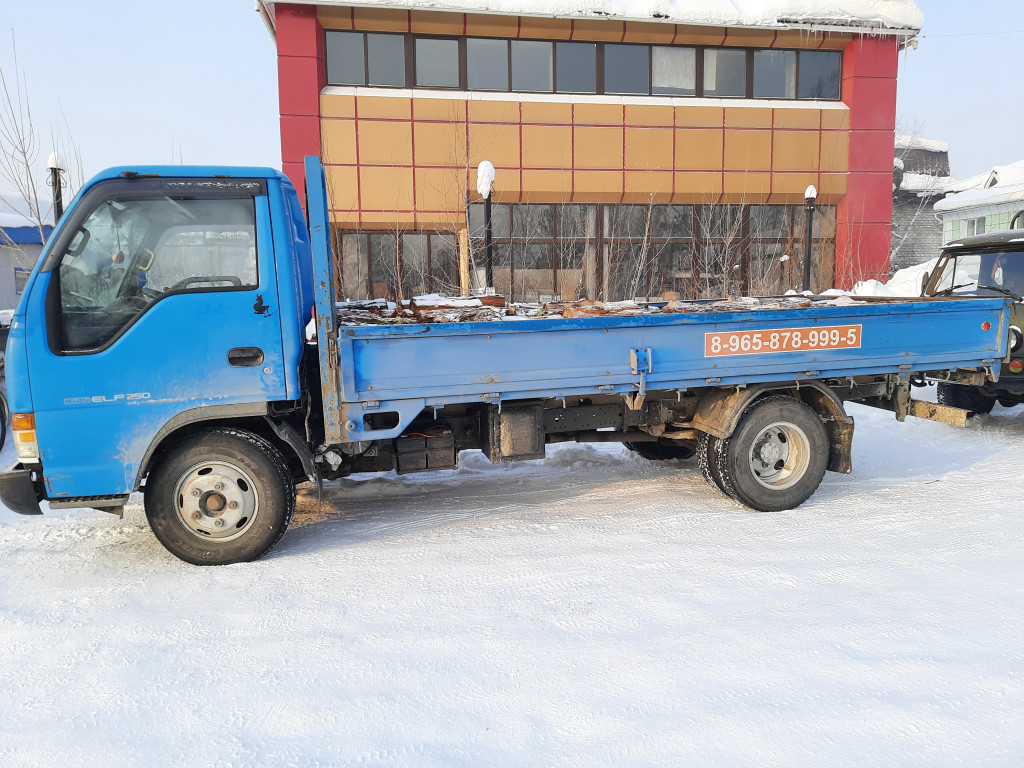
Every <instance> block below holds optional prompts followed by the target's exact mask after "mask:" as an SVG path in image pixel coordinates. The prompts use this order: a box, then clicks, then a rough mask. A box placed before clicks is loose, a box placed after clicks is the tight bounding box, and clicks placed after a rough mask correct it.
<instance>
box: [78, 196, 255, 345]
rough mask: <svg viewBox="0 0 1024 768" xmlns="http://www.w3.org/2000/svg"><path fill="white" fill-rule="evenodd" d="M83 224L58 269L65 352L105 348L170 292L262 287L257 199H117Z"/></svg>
mask: <svg viewBox="0 0 1024 768" xmlns="http://www.w3.org/2000/svg"><path fill="white" fill-rule="evenodd" d="M78 220H79V221H80V222H81V223H80V224H79V225H78V229H79V235H78V236H77V237H75V238H74V240H73V241H72V242H71V244H70V246H69V247H68V250H67V251H66V252H65V253H64V255H63V256H62V258H61V264H60V301H61V315H62V319H63V324H62V325H63V335H64V348H65V349H68V350H82V349H95V348H97V347H100V346H102V345H103V344H105V343H106V342H108V341H109V340H110V339H112V338H114V337H115V336H116V335H117V334H118V333H119V332H120V331H121V329H123V328H124V327H126V326H127V325H128V324H130V323H131V322H132V321H133V320H134V319H135V318H136V317H138V316H139V315H140V314H142V313H143V312H145V311H146V310H147V309H148V308H149V306H150V305H151V304H152V303H153V302H155V301H158V300H159V299H161V298H163V297H164V296H165V295H166V294H169V293H181V292H188V291H200V290H211V289H222V290H223V289H233V288H255V287H256V286H257V284H258V282H259V281H258V278H257V274H256V224H255V209H254V206H253V201H252V198H238V199H232V198H222V199H217V200H194V199H193V200H189V199H174V200H172V199H171V198H169V197H161V198H156V199H153V198H150V199H145V198H142V199H139V198H135V197H133V196H132V195H120V196H117V197H114V198H109V199H106V200H104V201H102V202H101V203H100V204H99V205H98V206H97V207H96V208H95V209H93V210H92V211H91V212H89V213H88V215H87V216H85V217H84V219H83V218H79V219H78Z"/></svg>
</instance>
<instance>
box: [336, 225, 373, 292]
mask: <svg viewBox="0 0 1024 768" xmlns="http://www.w3.org/2000/svg"><path fill="white" fill-rule="evenodd" d="M366 266H367V259H366V236H365V235H362V234H355V235H349V234H345V235H342V236H341V269H340V270H339V271H340V272H341V274H340V276H339V277H340V280H339V282H340V287H339V291H338V292H339V294H340V300H341V301H357V300H359V299H368V298H369V294H368V293H367V287H368V281H367V274H366Z"/></svg>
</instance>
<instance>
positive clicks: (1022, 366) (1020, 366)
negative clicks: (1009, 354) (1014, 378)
mask: <svg viewBox="0 0 1024 768" xmlns="http://www.w3.org/2000/svg"><path fill="white" fill-rule="evenodd" d="M1006 367H1007V368H1009V369H1010V373H1020V372H1021V371H1024V360H1011V361H1010V364H1009V365H1008V366H1006Z"/></svg>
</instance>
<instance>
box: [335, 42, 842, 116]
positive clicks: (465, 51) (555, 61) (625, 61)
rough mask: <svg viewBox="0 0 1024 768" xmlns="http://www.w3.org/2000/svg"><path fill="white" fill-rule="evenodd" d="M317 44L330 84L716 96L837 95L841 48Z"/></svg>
mask: <svg viewBox="0 0 1024 768" xmlns="http://www.w3.org/2000/svg"><path fill="white" fill-rule="evenodd" d="M326 44H327V82H328V83H329V84H330V85H357V86H358V85H370V86H384V87H395V88H410V87H419V88H459V87H468V88H469V89H470V90H481V91H509V90H511V91H514V92H526V93H551V92H553V91H554V92H558V93H604V94H622V95H638V96H649V95H650V96H708V97H719V98H744V97H748V98H750V97H753V98H771V99H796V98H799V99H829V100H837V99H839V96H840V82H841V66H842V54H841V53H840V52H838V51H795V50H754V49H744V48H711V47H696V48H695V47H686V46H670V45H644V44H637V43H585V42H575V41H574V42H568V41H558V42H552V41H549V40H519V39H516V40H502V39H493V38H476V37H471V38H457V37H451V38H441V37H423V36H416V35H402V34H390V33H379V32H341V31H335V30H330V31H328V32H326ZM407 54H408V58H409V59H410V61H409V62H408V64H409V66H408V67H407V66H406V65H407V62H406V58H407ZM698 64H699V65H700V66H698ZM701 69H702V71H703V75H702V76H700V77H699V70H701ZM698 77H699V79H698Z"/></svg>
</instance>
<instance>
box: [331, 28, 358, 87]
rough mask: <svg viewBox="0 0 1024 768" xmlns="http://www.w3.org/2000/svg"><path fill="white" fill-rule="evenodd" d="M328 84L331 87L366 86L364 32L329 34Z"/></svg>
mask: <svg viewBox="0 0 1024 768" xmlns="http://www.w3.org/2000/svg"><path fill="white" fill-rule="evenodd" d="M327 82H328V84H330V85H366V61H365V60H364V58H363V33H362V32H328V33H327Z"/></svg>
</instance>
